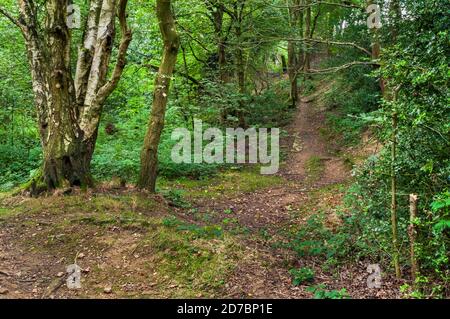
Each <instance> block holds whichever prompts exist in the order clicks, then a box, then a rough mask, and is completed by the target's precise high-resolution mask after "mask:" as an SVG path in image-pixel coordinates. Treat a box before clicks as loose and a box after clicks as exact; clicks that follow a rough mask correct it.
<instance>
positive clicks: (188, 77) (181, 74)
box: [143, 64, 202, 86]
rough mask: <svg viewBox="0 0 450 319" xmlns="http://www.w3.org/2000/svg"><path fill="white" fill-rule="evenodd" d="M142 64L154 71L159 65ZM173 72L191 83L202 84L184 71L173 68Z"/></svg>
mask: <svg viewBox="0 0 450 319" xmlns="http://www.w3.org/2000/svg"><path fill="white" fill-rule="evenodd" d="M143 66H145V67H146V68H148V69H150V70H153V71H155V72H158V71H159V66H158V65H154V64H144V65H143ZM173 73H174V74H178V75H179V76H182V77H184V78H186V79H188V80H189V81H191V82H192V83H194V84H196V85H199V86H202V84H201V83H200V82H199V81H198V80H197V79H196V78H194V77H193V76H191V75H189V74H187V73H185V72H181V71H177V70H174V71H173Z"/></svg>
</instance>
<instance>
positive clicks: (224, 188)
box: [159, 167, 286, 199]
mask: <svg viewBox="0 0 450 319" xmlns="http://www.w3.org/2000/svg"><path fill="white" fill-rule="evenodd" d="M285 182H286V181H285V180H284V179H283V178H282V177H279V176H274V175H261V174H260V172H259V168H258V167H246V168H242V169H240V170H227V171H225V172H222V173H220V174H219V175H217V176H215V177H212V178H209V179H202V180H192V179H187V178H182V179H177V180H175V181H167V180H166V181H164V180H163V181H161V182H160V184H159V188H160V189H161V190H168V189H179V190H184V191H185V192H184V196H185V197H187V198H189V199H201V198H204V199H216V198H220V197H223V196H226V197H230V196H236V195H238V194H242V193H251V192H254V191H256V190H261V189H265V188H269V187H271V186H277V185H282V184H283V183H285Z"/></svg>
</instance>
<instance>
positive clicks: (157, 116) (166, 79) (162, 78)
mask: <svg viewBox="0 0 450 319" xmlns="http://www.w3.org/2000/svg"><path fill="white" fill-rule="evenodd" d="M156 13H157V16H158V21H159V25H160V30H161V35H162V37H163V40H164V53H163V58H162V61H161V65H160V68H159V71H158V74H157V76H156V80H155V89H154V92H153V105H152V111H151V116H150V120H149V123H148V130H147V134H146V136H145V140H144V146H143V148H142V152H141V172H140V176H139V181H138V187H140V188H142V189H147V190H149V191H151V192H155V191H156V178H157V168H158V146H159V141H160V138H161V133H162V130H163V128H164V117H165V113H166V106H167V101H168V95H169V89H170V82H171V78H172V75H173V71H174V68H175V64H176V62H177V55H178V50H179V46H180V38H179V35H178V33H177V31H176V26H175V20H174V17H173V13H172V8H171V0H157V1H156Z"/></svg>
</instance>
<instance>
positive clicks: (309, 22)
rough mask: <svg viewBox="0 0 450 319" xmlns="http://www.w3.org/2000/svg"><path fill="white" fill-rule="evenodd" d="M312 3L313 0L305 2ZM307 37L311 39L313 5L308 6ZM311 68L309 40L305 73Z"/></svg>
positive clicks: (306, 19)
mask: <svg viewBox="0 0 450 319" xmlns="http://www.w3.org/2000/svg"><path fill="white" fill-rule="evenodd" d="M310 3H311V0H307V1H306V2H305V4H306V5H309V4H310ZM305 38H306V39H310V38H311V7H310V6H308V7H307V9H306V16H305ZM310 69H311V53H310V42H307V47H306V50H305V65H304V71H305V73H308V72H309V70H310Z"/></svg>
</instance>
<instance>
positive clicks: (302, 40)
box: [285, 38, 372, 56]
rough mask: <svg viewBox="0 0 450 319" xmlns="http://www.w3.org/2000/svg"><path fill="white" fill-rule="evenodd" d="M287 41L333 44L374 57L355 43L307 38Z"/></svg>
mask: <svg viewBox="0 0 450 319" xmlns="http://www.w3.org/2000/svg"><path fill="white" fill-rule="evenodd" d="M285 40H286V41H293V42H315V43H324V44H332V45H343V46H351V47H354V48H356V49H359V50H361V51H363V52H364V53H366V54H367V55H369V56H372V53H371V52H370V51H369V50H367V49H365V48H363V47H362V46H360V45H358V44H356V43H353V42H337V41H329V40H322V39H312V38H311V39H307V38H293V39H289V38H287V39H285Z"/></svg>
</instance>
